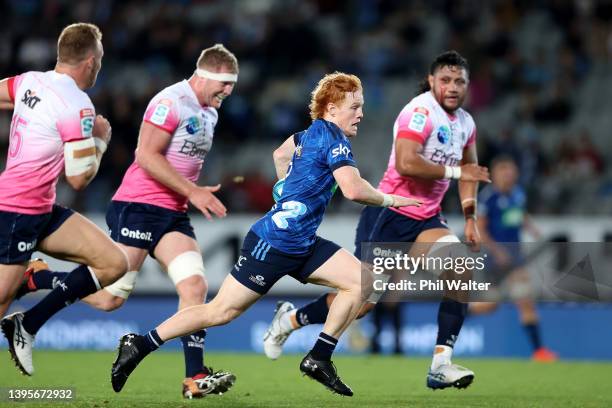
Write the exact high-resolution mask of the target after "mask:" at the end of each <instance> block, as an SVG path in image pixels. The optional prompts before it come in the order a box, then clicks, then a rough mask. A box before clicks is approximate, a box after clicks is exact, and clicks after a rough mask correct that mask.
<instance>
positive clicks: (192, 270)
mask: <svg viewBox="0 0 612 408" xmlns="http://www.w3.org/2000/svg"><path fill="white" fill-rule="evenodd" d="M168 276H169V277H170V279H171V280H172V282H173V283H174V286H176V289H177V292H179V296H182V294H183V293H184V295H185V299H189V300H193V301H195V302H197V303H201V302H202V301H203V300H204V297H205V296H206V291H207V290H208V285H207V283H206V279H205V276H204V262H202V254H200V253H199V252H197V251H187V252H183V253H182V254H180V255H179V256H177V257H176V258H174V259H173V260H172V261H171V262H170V263H169V264H168Z"/></svg>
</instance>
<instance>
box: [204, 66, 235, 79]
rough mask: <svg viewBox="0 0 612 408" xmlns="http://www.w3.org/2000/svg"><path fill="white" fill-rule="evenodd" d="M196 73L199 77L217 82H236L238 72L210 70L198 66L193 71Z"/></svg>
mask: <svg viewBox="0 0 612 408" xmlns="http://www.w3.org/2000/svg"><path fill="white" fill-rule="evenodd" d="M195 73H196V75H197V76H199V77H200V78H207V79H213V80H215V81H219V82H237V81H238V74H233V73H229V72H210V71H207V70H205V69H202V68H198V69H196V71H195Z"/></svg>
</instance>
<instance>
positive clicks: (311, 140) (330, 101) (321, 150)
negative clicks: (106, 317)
mask: <svg viewBox="0 0 612 408" xmlns="http://www.w3.org/2000/svg"><path fill="white" fill-rule="evenodd" d="M310 115H311V117H312V119H313V122H312V125H311V126H310V127H309V128H308V129H306V130H305V131H303V132H299V133H297V134H295V135H293V136H291V137H289V138H288V139H287V140H286V141H285V142H284V143H283V144H282V145H281V146H280V147H279V148H278V149H277V150H276V151H275V152H274V164H275V167H276V172H277V175H278V177H279V179H282V178H285V185H284V191H283V193H282V196H281V197H280V199H279V200H278V203H277V204H276V205H274V207H272V209H271V210H270V211H269V212H268V213H267V214H266V215H265V216H264V217H262V218H261V219H259V220H258V221H257V222H256V223H255V224H254V225H253V226H252V227H251V230H250V231H249V233H248V234H247V236H246V238H245V239H244V244H243V246H242V250H241V254H240V257H239V258H238V260H237V262H236V264H235V265H234V268H233V269H232V271H231V274H230V275H228V276H227V277H226V279H225V281H224V282H223V285H222V286H221V288H220V289H219V293H218V294H217V296H216V297H215V298H214V299H213V300H211V302H210V303H208V304H204V305H198V306H193V307H189V308H186V309H183V310H181V311H180V312H178V313H176V314H175V315H174V316H172V317H171V318H170V319H168V320H166V321H165V322H164V323H162V324H161V325H159V326H158V327H157V328H156V329H154V330H151V331H150V332H148V333H146V334H145V335H138V334H127V335H125V336H123V337H122V338H121V340H120V343H119V351H118V356H117V359H116V360H115V362H114V363H113V368H112V374H111V382H112V385H113V389H114V390H115V391H117V392H119V391H120V390H121V389H122V388H123V386H124V384H125V382H126V381H127V378H128V376H129V375H130V373H131V372H132V371H133V370H134V369H135V368H136V366H137V365H138V363H139V362H140V361H141V360H142V359H143V358H144V357H146V356H147V355H148V354H149V353H150V352H152V351H154V350H156V349H157V348H158V347H159V346H161V344H163V343H164V342H166V341H168V340H170V339H174V338H177V337H180V336H183V335H186V334H189V333H192V332H194V331H197V330H201V329H204V328H207V327H211V326H218V325H222V324H226V323H228V322H230V321H232V320H233V319H235V318H236V317H238V316H240V315H241V314H242V313H243V312H244V311H245V310H247V309H248V308H249V307H250V306H251V305H252V304H253V303H255V302H256V301H257V300H258V299H259V298H261V297H262V296H263V295H265V294H266V293H267V292H268V290H270V288H271V287H272V286H273V285H274V283H275V282H276V281H278V280H279V279H280V278H282V277H283V276H285V275H290V276H292V277H293V278H295V279H297V280H298V281H300V282H302V283H306V282H310V283H315V284H319V285H324V286H328V287H331V288H335V289H337V290H338V295H337V296H336V297H335V299H334V301H333V303H332V304H331V306H330V309H329V314H328V316H327V320H326V321H325V324H324V326H323V331H322V332H321V333H320V335H319V338H318V339H317V341H316V343H315V345H314V347H313V348H312V350H311V351H310V352H309V353H308V354H307V355H306V356H305V357H304V359H303V360H302V362H301V363H300V370H301V371H302V372H303V373H304V374H305V375H308V376H309V377H311V378H313V379H315V380H316V381H318V382H320V383H321V384H323V385H325V386H326V387H328V388H329V389H330V390H332V391H334V392H336V393H338V394H342V395H349V396H350V395H353V391H352V390H351V388H350V387H348V386H347V385H345V384H344V383H343V382H342V381H341V380H340V378H339V377H338V375H337V373H336V369H335V367H334V365H333V364H332V362H331V355H332V353H333V351H334V348H335V346H336V344H337V342H338V338H339V337H340V335H341V334H342V333H343V332H344V330H345V329H346V328H347V327H348V326H349V325H350V324H351V322H352V321H353V320H354V319H355V317H356V316H357V314H358V312H359V310H360V308H361V307H362V305H363V304H364V303H365V300H366V299H367V298H368V296H369V294H370V292H371V285H368V284H367V282H362V275H361V264H360V262H359V261H358V260H357V258H355V257H354V256H353V255H352V254H351V253H350V252H348V251H347V250H345V249H343V248H340V247H339V246H338V245H337V244H335V243H333V242H331V241H328V240H326V239H324V238H321V237H319V236H317V235H316V230H317V228H318V227H319V225H320V224H321V221H322V220H323V214H324V213H325V208H326V207H327V204H329V201H330V199H331V197H332V194H333V190H335V186H336V184H337V185H338V186H339V187H340V190H341V191H342V194H343V195H344V196H345V197H346V198H348V199H349V200H353V201H356V202H359V203H363V204H367V205H370V206H384V207H403V206H409V205H417V206H418V205H420V201H418V200H414V199H409V198H406V197H402V196H398V195H391V194H384V193H381V192H379V191H377V190H376V189H374V188H373V187H372V186H371V185H370V184H369V183H368V182H367V181H366V180H364V179H362V178H361V176H360V175H359V171H358V170H357V167H356V165H355V161H354V160H353V154H352V152H351V143H350V141H349V139H348V138H349V137H354V136H355V135H356V134H357V126H358V124H359V122H360V121H361V118H362V117H363V91H362V86H361V81H360V80H359V78H357V77H356V76H354V75H347V74H344V73H339V72H336V73H334V74H330V75H326V76H325V77H323V78H322V79H321V80H320V81H319V83H318V85H317V87H316V88H315V90H314V91H313V92H312V98H311V103H310ZM362 285H363V287H362Z"/></svg>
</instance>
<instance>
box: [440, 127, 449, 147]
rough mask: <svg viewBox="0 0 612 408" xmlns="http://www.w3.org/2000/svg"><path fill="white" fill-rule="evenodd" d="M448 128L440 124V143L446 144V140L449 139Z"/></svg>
mask: <svg viewBox="0 0 612 408" xmlns="http://www.w3.org/2000/svg"><path fill="white" fill-rule="evenodd" d="M450 135H451V132H450V129H449V128H448V127H447V126H445V125H442V126H440V127H439V128H438V141H439V142H440V143H442V144H446V143H448V141H449V140H450Z"/></svg>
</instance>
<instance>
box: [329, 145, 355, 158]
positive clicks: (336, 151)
mask: <svg viewBox="0 0 612 408" xmlns="http://www.w3.org/2000/svg"><path fill="white" fill-rule="evenodd" d="M350 152H351V150H350V149H349V148H348V146H345V145H344V144H342V143H340V146H338V147H336V148H334V149H332V157H334V158H336V157H338V156H340V155H341V154H343V155H345V156H346V157H347V158H348V155H349V153H350Z"/></svg>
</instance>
